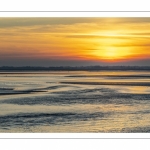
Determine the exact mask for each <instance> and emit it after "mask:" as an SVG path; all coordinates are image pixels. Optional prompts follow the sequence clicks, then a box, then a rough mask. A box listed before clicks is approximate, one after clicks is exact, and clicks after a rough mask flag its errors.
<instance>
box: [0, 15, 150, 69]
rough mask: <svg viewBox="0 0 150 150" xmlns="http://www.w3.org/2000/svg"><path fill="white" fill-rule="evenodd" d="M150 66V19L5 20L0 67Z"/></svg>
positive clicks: (1, 21)
mask: <svg viewBox="0 0 150 150" xmlns="http://www.w3.org/2000/svg"><path fill="white" fill-rule="evenodd" d="M92 65H102V66H103V65H104V66H109V65H113V66H116V65H117V66H118V65H128V66H130V65H131V66H150V17H147V18H139V17H136V18H113V17H112V18H106V17H101V18H96V17H92V18H89V17H78V18H75V17H66V18H63V17H61V18H59V17H51V18H43V17H42V18H38V17H36V18H29V17H28V18H5V17H3V18H0V66H46V67H48V66H92Z"/></svg>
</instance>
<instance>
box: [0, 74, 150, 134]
mask: <svg viewBox="0 0 150 150" xmlns="http://www.w3.org/2000/svg"><path fill="white" fill-rule="evenodd" d="M0 132H1V133H150V72H149V71H45V72H44V71H38V72H37V71H36V72H35V71H33V72H31V71H30V72H0Z"/></svg>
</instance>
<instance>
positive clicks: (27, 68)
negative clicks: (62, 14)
mask: <svg viewBox="0 0 150 150" xmlns="http://www.w3.org/2000/svg"><path fill="white" fill-rule="evenodd" d="M103 70H106V71H107V70H122V71H126V70H138V71H143V70H146V71H150V66H77V67H71V66H59V67H53V66H52V67H32V66H22V67H13V66H2V67H0V72H4V71H103Z"/></svg>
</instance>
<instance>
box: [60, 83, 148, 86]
mask: <svg viewBox="0 0 150 150" xmlns="http://www.w3.org/2000/svg"><path fill="white" fill-rule="evenodd" d="M60 83H62V84H82V85H123V86H124V85H126V86H150V82H60Z"/></svg>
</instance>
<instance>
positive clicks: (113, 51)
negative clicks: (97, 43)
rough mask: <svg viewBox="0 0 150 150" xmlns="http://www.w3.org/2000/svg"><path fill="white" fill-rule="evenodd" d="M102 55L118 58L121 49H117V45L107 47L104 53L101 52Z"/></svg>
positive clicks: (108, 57) (107, 57)
mask: <svg viewBox="0 0 150 150" xmlns="http://www.w3.org/2000/svg"><path fill="white" fill-rule="evenodd" d="M101 56H102V57H104V58H106V59H116V58H118V57H119V56H120V55H119V51H117V49H116V48H115V47H107V48H106V49H105V50H104V51H103V53H102V54H101Z"/></svg>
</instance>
